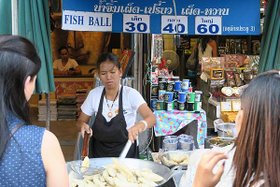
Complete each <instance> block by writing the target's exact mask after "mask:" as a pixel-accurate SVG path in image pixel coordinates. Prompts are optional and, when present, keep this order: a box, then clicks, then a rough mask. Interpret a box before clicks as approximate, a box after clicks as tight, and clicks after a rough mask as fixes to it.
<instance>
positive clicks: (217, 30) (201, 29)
mask: <svg viewBox="0 0 280 187" xmlns="http://www.w3.org/2000/svg"><path fill="white" fill-rule="evenodd" d="M195 34H200V35H204V34H205V35H220V34H222V17H220V16H196V17H195Z"/></svg>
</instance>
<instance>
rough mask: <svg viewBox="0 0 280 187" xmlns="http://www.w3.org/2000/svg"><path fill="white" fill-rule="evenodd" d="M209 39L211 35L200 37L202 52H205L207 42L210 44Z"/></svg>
mask: <svg viewBox="0 0 280 187" xmlns="http://www.w3.org/2000/svg"><path fill="white" fill-rule="evenodd" d="M209 41H210V37H209V36H202V37H201V38H200V40H199V42H200V47H201V51H202V53H204V52H205V50H206V47H207V44H208V42H209Z"/></svg>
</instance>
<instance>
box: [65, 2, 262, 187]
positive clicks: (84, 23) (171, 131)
mask: <svg viewBox="0 0 280 187" xmlns="http://www.w3.org/2000/svg"><path fill="white" fill-rule="evenodd" d="M63 3H64V4H63V5H64V6H63V11H62V23H63V24H62V28H63V29H65V30H77V31H102V32H125V33H131V34H135V35H134V36H135V38H137V37H139V39H140V40H139V41H140V42H143V41H144V40H143V38H146V41H147V43H146V45H145V46H149V47H147V48H148V49H150V48H151V49H150V51H148V52H147V51H146V53H145V55H146V54H148V55H147V56H144V54H141V52H143V51H145V48H144V47H143V46H141V47H140V48H139V47H138V42H139V41H136V42H135V43H134V45H135V49H136V48H137V47H138V48H137V49H136V50H137V51H136V50H135V52H136V54H135V58H134V61H135V62H134V63H136V62H137V64H135V66H134V70H135V72H134V73H135V74H137V72H138V71H140V72H141V71H142V70H143V69H144V70H145V74H144V75H145V76H143V75H141V74H139V73H138V74H137V75H136V76H135V77H137V79H136V80H135V81H136V82H137V83H138V84H137V85H138V87H139V83H142V82H143V78H144V80H145V81H146V83H148V84H149V85H148V87H149V88H150V89H149V90H148V91H147V92H148V94H147V93H143V94H147V95H149V96H147V97H146V99H147V103H151V108H153V109H154V114H155V116H156V121H157V122H156V125H155V127H154V134H155V136H158V137H162V139H166V142H167V144H166V145H168V144H174V145H175V146H174V147H175V148H174V149H175V150H174V151H178V150H177V149H178V148H179V149H180V150H179V152H186V150H184V149H182V147H184V146H182V145H184V143H188V142H192V141H193V144H194V145H197V147H196V148H203V147H204V142H205V139H206V137H207V115H208V114H207V111H205V110H203V108H202V107H203V94H205V93H204V92H201V90H193V89H192V86H191V85H190V84H189V83H190V82H191V81H190V80H188V78H186V77H182V76H181V75H178V74H177V76H176V75H175V74H173V75H172V73H171V71H172V72H174V73H176V71H175V69H176V68H178V69H180V70H182V69H181V66H180V64H181V62H180V59H179V57H178V55H176V45H177V44H178V42H176V41H177V39H178V38H179V39H180V37H179V35H242V34H244V35H249V34H250V35H258V34H259V32H260V28H259V26H258V23H259V3H256V2H255V1H253V0H249V1H246V2H243V1H242V2H241V1H240V2H237V1H236V0H235V1H227V2H220V3H219V4H216V5H213V4H212V3H211V2H210V1H197V2H195V3H190V2H185V1H177V2H175V1H173V2H162V1H149V2H141V1H137V2H136V1H135V2H131V1H122V2H115V1H114V2H112V1H110V2H107V1H99V2H92V1H84V2H83V3H81V2H78V1H77V0H68V1H63ZM239 4H246V6H239ZM245 7H252V8H251V9H247V8H245ZM240 12H242V13H244V14H246V15H244V16H242V19H238V20H237V19H236V18H237V17H240V16H239V15H240ZM149 33H152V34H156V35H161V34H168V35H170V36H171V37H167V38H172V42H171V44H172V45H170V46H168V42H167V41H164V40H161V39H160V38H161V37H155V35H152V36H151V35H148V36H147V35H146V37H141V36H142V35H141V34H149ZM136 34H137V35H136ZM144 42H145V41H144ZM144 42H143V43H144ZM151 43H152V44H151ZM150 44H151V45H150ZM163 44H164V45H165V47H164V46H163ZM169 44H170V42H169ZM174 44H175V45H174ZM174 46H175V47H174ZM142 47H143V48H142ZM174 56H175V57H174ZM143 58H146V59H149V60H146V59H145V60H143ZM164 60H165V61H166V62H165V64H164V63H162V61H164ZM149 62H150V64H149ZM139 64H140V65H141V66H140V65H139ZM160 64H162V66H161V67H159V65H160ZM174 64H177V67H176V68H174V69H172V68H171V67H172V66H173V65H174ZM138 65H139V66H138ZM165 65H166V66H165ZM135 67H141V70H139V69H136V68H135ZM157 68H158V70H160V71H162V72H161V73H162V74H164V75H162V74H160V73H159V72H157ZM165 68H167V71H164V69H165ZM168 68H169V70H168ZM173 70H174V71H173ZM220 72H221V71H220ZM220 72H219V71H218V70H217V71H215V72H213V73H214V74H213V76H214V77H217V76H220ZM165 73H166V74H165ZM177 73H178V71H177ZM161 76H164V77H163V78H162V77H161ZM178 76H179V77H178ZM165 77H167V79H165ZM160 78H162V79H161V80H160ZM163 79H165V80H163ZM172 79H173V80H172ZM145 81H144V82H145ZM187 82H189V83H187ZM140 85H141V84H140ZM183 85H187V86H183ZM177 86H181V88H178V87H177ZM140 87H141V86H140ZM169 88H171V89H170V90H169ZM163 91H164V92H163ZM149 93H150V94H149ZM162 97H163V98H162ZM175 100H176V101H175ZM149 101H150V102H149ZM178 101H179V102H178ZM201 105H202V106H201ZM193 121H195V123H192V122H193ZM188 127H190V128H191V127H194V129H192V130H190V131H189V132H195V135H193V134H191V133H190V134H188V136H191V137H184V136H180V135H181V134H176V133H177V132H179V131H180V130H181V129H184V130H185V128H188ZM185 132H187V131H185ZM185 132H183V134H185ZM172 135H176V137H171V136H172ZM162 139H161V141H162V142H163V140H162ZM179 142H180V144H179ZM179 145H180V146H179ZM167 147H168V146H167ZM160 148H162V147H160ZM163 148H166V147H163ZM192 149H193V148H192ZM192 149H190V148H188V150H187V151H189V150H192ZM168 151H171V150H168V149H165V150H163V152H168ZM172 151H173V150H172ZM179 152H176V153H178V154H179ZM175 155H177V154H175ZM168 157H169V156H168ZM161 158H163V157H161ZM161 158H160V162H161V164H164V162H162V160H161ZM165 158H166V157H165ZM175 160H176V159H175ZM95 161H96V163H98V164H99V163H100V162H101V160H100V159H99V160H98V159H91V160H90V163H91V164H94V162H95ZM126 161H128V159H125V160H124V163H125V162H126ZM173 161H174V160H173ZM139 162H140V161H139ZM109 163H112V159H111V160H110V161H109ZM141 163H142V162H141ZM144 163H150V162H149V161H144V162H143V165H144ZM176 163H177V164H175V165H179V164H178V163H179V162H176ZM180 163H181V162H180ZM100 164H101V165H102V166H104V164H102V163H100ZM134 164H135V165H137V166H136V167H139V166H140V165H141V164H138V161H135V162H134ZM134 164H131V165H130V166H129V167H130V169H129V170H130V171H132V168H133V166H134ZM128 165H129V164H128ZM99 166H100V165H99ZM173 166H174V165H173ZM165 167H167V166H165ZM151 169H152V171H153V172H154V173H156V174H158V175H161V173H160V172H159V171H157V169H155V168H153V167H152V168H151ZM70 170H71V168H70ZM71 171H72V170H71ZM167 173H168V172H167ZM103 174H104V173H103ZM111 177H112V175H111ZM162 177H164V176H162ZM164 178H165V177H164ZM174 185H175V184H174V181H173V186H174Z"/></svg>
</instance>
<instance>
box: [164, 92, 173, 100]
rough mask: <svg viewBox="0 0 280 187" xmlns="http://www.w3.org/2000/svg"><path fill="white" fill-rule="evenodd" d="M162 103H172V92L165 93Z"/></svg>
mask: <svg viewBox="0 0 280 187" xmlns="http://www.w3.org/2000/svg"><path fill="white" fill-rule="evenodd" d="M164 101H165V102H167V103H171V102H172V101H173V92H165V94H164Z"/></svg>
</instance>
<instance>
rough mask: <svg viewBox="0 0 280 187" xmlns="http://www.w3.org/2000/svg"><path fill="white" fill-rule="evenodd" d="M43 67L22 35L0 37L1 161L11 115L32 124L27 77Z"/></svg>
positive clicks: (7, 139) (30, 44)
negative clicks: (8, 118)
mask: <svg viewBox="0 0 280 187" xmlns="http://www.w3.org/2000/svg"><path fill="white" fill-rule="evenodd" d="M40 67H41V61H40V58H39V56H38V54H37V52H36V49H35V47H34V46H33V44H32V43H31V42H30V41H29V40H27V39H25V38H23V37H20V36H13V35H0V107H1V108H0V132H1V135H0V160H1V158H2V156H3V153H4V152H5V149H6V144H7V142H8V141H9V138H10V133H11V132H10V131H9V128H8V122H7V116H8V115H14V116H16V117H17V118H19V119H21V120H22V121H23V122H25V123H26V124H28V123H30V118H29V110H28V102H27V100H26V97H25V93H24V84H25V81H26V78H27V77H28V76H31V78H34V77H35V76H36V75H37V74H38V72H39V70H40Z"/></svg>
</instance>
